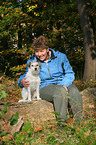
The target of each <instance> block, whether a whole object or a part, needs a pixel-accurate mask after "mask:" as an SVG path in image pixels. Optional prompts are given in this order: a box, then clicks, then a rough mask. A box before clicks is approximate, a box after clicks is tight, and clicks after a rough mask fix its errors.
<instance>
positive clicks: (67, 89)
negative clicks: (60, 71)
mask: <svg viewBox="0 0 96 145" xmlns="http://www.w3.org/2000/svg"><path fill="white" fill-rule="evenodd" d="M63 87H64V88H65V90H66V92H67V94H68V89H67V87H66V86H64V85H63Z"/></svg>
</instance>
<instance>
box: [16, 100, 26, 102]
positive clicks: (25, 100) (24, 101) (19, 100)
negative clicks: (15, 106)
mask: <svg viewBox="0 0 96 145" xmlns="http://www.w3.org/2000/svg"><path fill="white" fill-rule="evenodd" d="M26 101H27V100H19V101H18V102H26Z"/></svg>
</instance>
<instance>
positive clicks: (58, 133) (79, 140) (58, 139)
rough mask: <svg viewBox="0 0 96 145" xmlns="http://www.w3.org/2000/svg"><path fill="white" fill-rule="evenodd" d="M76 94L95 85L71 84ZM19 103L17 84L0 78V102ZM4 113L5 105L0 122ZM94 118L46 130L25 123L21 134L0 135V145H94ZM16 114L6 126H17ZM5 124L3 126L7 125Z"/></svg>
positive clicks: (86, 83)
mask: <svg viewBox="0 0 96 145" xmlns="http://www.w3.org/2000/svg"><path fill="white" fill-rule="evenodd" d="M74 84H75V85H77V87H78V88H79V90H80V91H81V90H83V89H85V88H88V87H94V86H95V85H96V82H95V81H92V80H90V81H88V82H84V81H80V80H79V81H74ZM19 99H21V89H20V88H19V87H18V85H17V80H16V79H15V80H14V79H12V78H9V77H6V76H3V77H2V78H1V80H0V101H2V102H17V101H18V100H19ZM7 109H8V104H7V103H5V105H3V107H2V109H1V110H0V119H2V118H3V117H4V114H6V112H7ZM93 114H94V116H93V117H90V118H88V119H85V120H83V121H82V122H81V123H80V124H79V123H76V122H75V121H74V120H73V119H70V120H69V121H68V123H63V122H62V124H63V127H60V126H58V124H51V125H48V126H47V125H46V126H43V125H42V126H41V125H38V126H37V127H33V126H32V125H31V123H30V122H29V121H28V120H27V121H26V123H24V124H23V126H22V128H21V130H20V131H19V132H16V133H15V134H10V133H9V132H3V131H0V140H1V141H0V144H2V145H7V144H8V145H9V144H10V145H19V144H20V145H21V144H22V145H23V144H24V145H30V144H32V145H38V144H39V145H43V144H48V145H49V144H52V145H61V144H65V145H69V144H72V145H95V144H96V114H95V112H93ZM18 119H19V114H18V113H16V114H14V115H13V116H12V117H11V118H10V120H9V122H10V125H11V126H13V125H14V124H16V123H17V121H18ZM9 122H6V123H9Z"/></svg>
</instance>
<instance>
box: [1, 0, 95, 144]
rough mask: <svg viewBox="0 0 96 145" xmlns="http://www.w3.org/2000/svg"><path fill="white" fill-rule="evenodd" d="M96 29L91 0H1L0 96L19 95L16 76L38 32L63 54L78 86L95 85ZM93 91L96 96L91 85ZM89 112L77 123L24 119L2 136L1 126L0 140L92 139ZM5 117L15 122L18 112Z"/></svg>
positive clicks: (81, 141)
mask: <svg viewBox="0 0 96 145" xmlns="http://www.w3.org/2000/svg"><path fill="white" fill-rule="evenodd" d="M95 34H96V0H0V100H1V101H2V102H3V101H5V102H18V100H20V99H21V88H20V87H19V86H18V85H17V79H18V77H19V76H20V75H21V74H23V73H24V71H25V69H26V61H27V60H28V59H29V56H30V55H32V54H34V51H33V49H32V42H33V40H34V39H35V38H37V37H38V36H40V35H44V36H46V37H47V38H48V40H49V42H50V47H51V48H53V49H54V50H59V51H60V52H63V53H65V54H66V55H67V57H68V59H69V61H70V63H71V65H72V67H73V70H74V72H75V76H76V80H75V81H74V83H75V84H76V85H77V87H78V88H79V90H80V91H82V90H84V89H86V88H88V91H90V88H89V87H94V89H95V87H96V45H95V44H96V35H95ZM14 80H15V81H14ZM81 81H82V82H81ZM95 90H96V89H95ZM93 93H94V96H95V95H96V91H94V92H93ZM86 98H88V96H87V97H86ZM92 98H93V95H92ZM2 102H1V104H2ZM86 104H87V102H86ZM7 105H8V104H6V103H5V106H3V107H2V109H0V119H1V118H3V119H4V115H5V114H6V112H7V109H8V106H7ZM92 107H93V108H94V104H91V105H89V109H90V108H92ZM87 111H88V110H87ZM90 115H92V116H93V117H92V118H88V120H87V121H86V120H85V121H84V122H82V124H80V125H78V124H73V123H72V124H71V123H70V122H69V123H68V124H67V125H65V127H64V128H63V129H62V128H61V129H60V128H58V127H57V126H56V125H55V126H50V127H46V128H47V129H46V128H45V129H44V127H41V126H40V125H39V126H38V128H35V129H34V128H32V127H31V124H30V122H29V121H27V122H26V123H25V124H24V126H23V128H22V130H21V131H20V132H17V133H15V135H14V136H13V134H11V137H10V138H7V139H6V138H4V136H6V135H7V133H6V132H5V133H4V132H2V131H1V130H0V139H1V140H0V143H1V144H6V143H8V144H16V145H17V144H29V143H32V144H40V143H41V144H74V145H75V144H76V145H77V144H82V145H85V144H86V145H95V144H96V112H92V114H90ZM9 121H11V122H12V123H14V122H15V123H17V121H18V114H15V116H14V115H13V116H12V117H11V119H10V120H9ZM71 122H72V121H71ZM5 123H6V120H5ZM7 123H9V122H7ZM7 123H6V124H7ZM0 129H1V125H0ZM8 129H9V128H8Z"/></svg>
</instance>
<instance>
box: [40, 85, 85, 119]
mask: <svg viewBox="0 0 96 145" xmlns="http://www.w3.org/2000/svg"><path fill="white" fill-rule="evenodd" d="M40 97H41V98H42V99H43V100H46V101H49V102H51V103H53V105H54V109H55V112H58V113H59V114H60V116H59V117H60V118H62V120H64V121H65V120H67V109H68V104H69V105H70V106H71V111H72V114H73V116H74V117H75V119H76V120H80V118H81V117H82V110H83V103H82V96H81V94H80V92H79V90H78V89H77V87H76V86H75V85H73V84H72V85H70V86H69V87H68V94H67V92H66V90H65V88H64V87H63V86H61V85H54V84H51V85H48V86H46V87H44V88H42V89H41V90H40ZM57 117H58V116H57Z"/></svg>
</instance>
